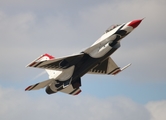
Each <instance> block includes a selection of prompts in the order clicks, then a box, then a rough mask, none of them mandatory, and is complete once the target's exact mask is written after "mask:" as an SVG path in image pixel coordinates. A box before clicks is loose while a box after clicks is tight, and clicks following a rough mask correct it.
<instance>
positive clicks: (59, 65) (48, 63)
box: [27, 53, 83, 70]
mask: <svg viewBox="0 0 166 120" xmlns="http://www.w3.org/2000/svg"><path fill="white" fill-rule="evenodd" d="M82 56H83V54H82V53H80V54H78V55H72V56H67V57H62V58H57V59H50V60H44V61H39V58H38V59H36V60H35V61H33V62H32V63H30V64H28V65H27V67H35V68H43V69H50V70H62V69H64V68H67V67H69V66H71V65H73V64H74V63H75V62H77V61H78V60H80V59H81V58H82Z"/></svg>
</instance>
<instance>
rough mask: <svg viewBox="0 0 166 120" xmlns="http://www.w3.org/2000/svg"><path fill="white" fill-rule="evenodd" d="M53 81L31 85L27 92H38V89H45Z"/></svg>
mask: <svg viewBox="0 0 166 120" xmlns="http://www.w3.org/2000/svg"><path fill="white" fill-rule="evenodd" d="M53 80H54V79H49V80H46V81H43V82H40V83H37V84H35V85H30V86H28V87H27V88H26V89H25V91H30V90H38V89H41V88H44V87H46V86H48V85H49V84H50V83H52V82H53Z"/></svg>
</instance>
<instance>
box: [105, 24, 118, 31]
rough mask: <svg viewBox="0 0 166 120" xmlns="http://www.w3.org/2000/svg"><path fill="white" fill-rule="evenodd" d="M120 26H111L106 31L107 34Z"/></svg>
mask: <svg viewBox="0 0 166 120" xmlns="http://www.w3.org/2000/svg"><path fill="white" fill-rule="evenodd" d="M118 26H120V24H117V25H112V26H110V27H109V28H108V29H107V30H106V31H105V33H107V32H109V31H111V30H113V29H114V28H116V27H118Z"/></svg>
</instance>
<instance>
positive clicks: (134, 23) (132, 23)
mask: <svg viewBox="0 0 166 120" xmlns="http://www.w3.org/2000/svg"><path fill="white" fill-rule="evenodd" d="M142 20H143V19H140V20H133V21H131V22H130V23H129V24H128V26H131V27H133V28H136V27H137V26H138V25H139V24H140V23H141V21H142Z"/></svg>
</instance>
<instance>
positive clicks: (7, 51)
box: [0, 0, 166, 120]
mask: <svg viewBox="0 0 166 120" xmlns="http://www.w3.org/2000/svg"><path fill="white" fill-rule="evenodd" d="M165 11H166V2H165V0H158V1H156V0H146V1H143V0H139V1H137V0H125V1H124V0H123V1H114V0H111V1H110V0H105V1H103V0H96V1H90V2H89V1H85V0H84V1H83V0H82V1H76V0H72V1H67V2H66V1H64V0H54V1H53V0H49V1H45V0H33V1H32V0H28V1H21V0H15V1H12V0H8V1H5V0H1V1H0V41H1V44H0V55H1V62H0V67H1V68H0V101H1V102H0V119H3V120H13V119H17V120H22V119H24V120H26V119H27V120H28V119H41V120H45V119H73V120H75V119H80V120H82V119H87V120H92V119H97V120H100V119H103V120H110V119H116V120H133V119H135V120H137V119H138V120H165V119H166V115H165V113H166V93H165V91H166V87H165V86H166V79H165V78H166V74H165V68H166V64H165V61H166V56H165V51H166V42H165V40H166V34H165V27H166V24H165V21H166V17H165ZM141 18H145V19H144V20H143V21H142V23H141V24H140V25H139V26H138V28H137V29H135V30H134V31H133V32H132V33H131V34H130V35H128V36H127V37H126V38H124V39H123V40H122V42H121V48H120V49H119V50H117V51H116V52H115V53H114V55H113V56H112V58H113V59H114V60H115V61H116V63H117V64H118V65H119V66H121V67H123V66H124V65H126V64H128V63H132V66H131V67H130V68H128V69H126V70H125V71H124V72H122V73H120V74H119V75H117V76H100V75H99V76H95V75H86V76H84V77H83V78H82V82H83V83H82V84H83V86H82V91H83V92H82V93H81V94H80V95H78V96H75V97H73V96H69V95H65V94H63V93H57V94H54V95H51V96H49V95H47V94H46V93H45V91H44V90H39V91H34V92H24V89H25V88H26V87H27V86H28V85H30V84H35V83H37V82H39V81H42V80H45V79H47V77H48V76H47V75H46V74H44V75H42V76H41V77H38V78H36V76H38V75H39V74H40V73H41V72H42V71H43V70H39V69H32V68H31V69H30V68H25V66H26V65H27V64H28V63H29V62H31V61H32V60H34V59H35V58H37V57H38V56H40V55H41V54H43V53H50V54H52V55H53V56H55V57H61V56H65V55H70V54H74V53H78V52H80V51H81V50H83V49H84V48H87V47H88V46H90V45H91V44H92V43H93V42H95V41H96V40H97V39H98V38H99V37H100V36H101V35H102V34H103V33H104V31H105V30H106V29H107V28H108V27H109V26H111V25H112V24H119V23H125V22H128V21H131V20H134V19H141ZM34 78H35V79H34Z"/></svg>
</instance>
